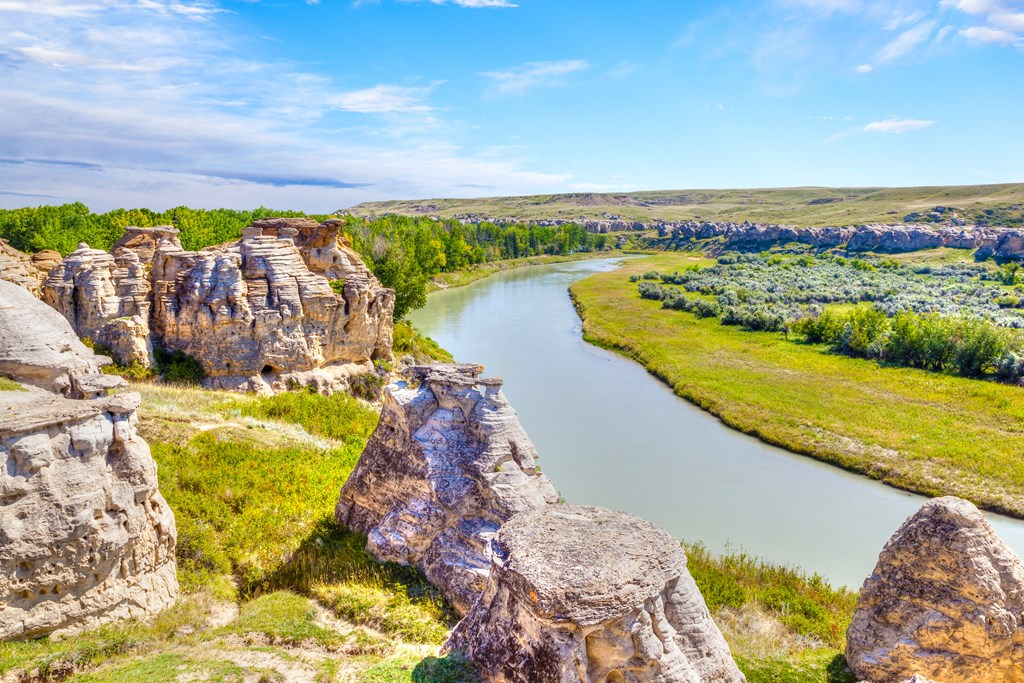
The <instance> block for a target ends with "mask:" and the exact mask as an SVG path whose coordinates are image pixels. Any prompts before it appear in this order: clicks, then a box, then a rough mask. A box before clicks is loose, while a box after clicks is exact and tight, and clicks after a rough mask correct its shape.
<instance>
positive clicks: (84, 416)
mask: <svg viewBox="0 0 1024 683" xmlns="http://www.w3.org/2000/svg"><path fill="white" fill-rule="evenodd" d="M19 342H20V343H19ZM102 360H103V359H100V358H98V357H95V356H93V354H92V352H91V351H90V350H89V349H87V348H86V347H84V346H82V345H81V343H80V342H79V341H78V339H77V337H75V335H74V333H73V332H72V330H71V327H70V325H69V324H68V322H67V321H66V320H64V318H62V317H61V316H60V315H59V314H58V313H56V312H55V311H54V310H53V309H51V308H49V307H48V306H46V304H44V303H42V302H41V301H39V300H38V299H36V298H34V297H32V296H31V295H30V294H29V293H28V292H27V291H26V290H23V289H21V288H20V287H17V286H15V285H11V284H9V283H6V282H0V374H2V375H5V376H9V377H13V379H15V380H17V381H19V382H20V383H21V384H22V386H21V389H20V390H15V391H0V639H21V638H31V637H36V636H41V635H45V634H48V633H70V632H76V631H80V630H84V629H87V628H92V627H95V626H97V625H99V624H102V623H105V622H108V621H112V620H115V619H122V618H128V617H142V616H146V615H149V614H153V613H155V612H157V611H159V610H161V609H163V608H165V607H167V606H169V605H170V604H171V603H172V602H173V601H174V599H175V597H176V596H177V592H178V583H177V579H176V574H175V559H174V546H175V539H176V531H175V525H174V515H173V514H172V512H171V510H170V508H168V506H167V503H166V502H165V501H164V499H163V497H162V496H161V495H160V492H159V491H158V489H157V477H156V464H155V463H154V462H153V459H152V457H151V456H150V452H149V447H148V446H147V445H146V442H145V441H143V440H142V438H141V437H140V436H139V435H138V434H137V432H136V429H135V425H136V422H137V417H136V415H135V411H136V408H137V407H138V405H139V400H140V399H139V395H138V394H135V393H122V394H118V395H116V396H106V395H105V394H106V389H107V388H110V387H111V385H112V383H109V382H104V381H102V380H101V379H100V378H107V379H111V380H120V378H112V377H109V376H107V375H102V374H99V372H98V369H97V368H98V367H99V365H100V364H101V363H102ZM106 360H108V361H109V359H106ZM39 387H44V388H46V389H49V390H50V391H46V390H44V389H42V388H39ZM76 393H77V394H81V395H84V396H91V397H93V398H89V399H88V400H71V399H69V398H66V397H65V396H64V395H61V394H65V395H75V394H76Z"/></svg>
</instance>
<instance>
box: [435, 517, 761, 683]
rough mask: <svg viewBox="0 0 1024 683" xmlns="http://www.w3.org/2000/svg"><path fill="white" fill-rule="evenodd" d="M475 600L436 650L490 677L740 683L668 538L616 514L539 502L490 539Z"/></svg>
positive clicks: (585, 682)
mask: <svg viewBox="0 0 1024 683" xmlns="http://www.w3.org/2000/svg"><path fill="white" fill-rule="evenodd" d="M492 546H493V552H492V568H491V574H490V578H489V579H488V580H487V587H486V590H485V592H484V594H483V596H482V597H481V598H480V600H479V601H478V602H477V603H476V604H475V605H474V606H473V608H472V610H471V611H470V612H469V614H468V615H467V616H466V618H465V619H463V620H462V622H460V623H459V625H458V626H457V627H456V628H455V631H454V632H453V633H452V636H451V638H450V640H449V641H448V643H447V645H446V648H447V649H448V650H454V651H457V652H460V653H462V654H463V655H465V656H467V657H468V658H469V659H471V660H472V661H473V662H474V664H476V666H477V668H478V669H479V670H480V672H481V673H482V674H483V675H484V678H485V679H486V680H487V681H489V682H491V683H606V682H609V681H614V682H617V683H626V682H629V683H643V682H647V681H657V682H658V683H684V682H685V683H736V682H740V681H745V680H746V679H745V678H744V676H743V674H741V673H740V671H739V669H737V668H736V665H735V663H734V662H733V660H732V656H731V654H730V652H729V647H728V645H727V644H726V642H725V639H724V638H723V637H722V635H721V633H720V632H719V630H718V627H717V626H716V625H715V623H714V621H713V620H712V619H711V615H710V614H709V613H708V609H707V606H706V604H705V603H704V599H703V597H702V596H701V594H700V591H699V590H698V589H697V586H696V584H694V582H693V579H692V577H691V576H690V574H689V572H687V570H686V555H685V553H684V552H683V549H682V547H681V546H680V544H679V542H678V541H676V540H675V539H673V538H672V537H671V536H670V535H669V534H668V533H667V532H666V531H664V530H663V529H661V528H659V527H657V526H656V525H654V524H652V523H650V522H647V521H645V520H642V519H640V518H639V517H634V516H633V515H629V514H626V513H621V512H612V511H610V510H605V509H602V508H596V507H589V506H580V505H555V506H546V507H543V508H537V509H533V510H529V511H526V512H523V513H521V514H518V515H516V516H515V517H513V518H512V519H511V520H509V521H508V522H507V523H506V524H505V525H504V526H503V527H502V528H501V530H500V531H499V532H498V534H497V535H496V536H495V538H494V540H493V542H492Z"/></svg>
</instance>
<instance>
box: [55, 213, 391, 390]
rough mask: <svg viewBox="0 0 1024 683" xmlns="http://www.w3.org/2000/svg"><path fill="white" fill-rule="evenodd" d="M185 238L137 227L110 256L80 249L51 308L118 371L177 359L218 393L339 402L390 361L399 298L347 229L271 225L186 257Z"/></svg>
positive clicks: (63, 270)
mask: <svg viewBox="0 0 1024 683" xmlns="http://www.w3.org/2000/svg"><path fill="white" fill-rule="evenodd" d="M296 226H298V227H296ZM177 233H178V231H177V230H176V229H175V228H173V227H171V226H158V227H155V228H136V227H129V228H127V229H126V231H125V235H124V237H122V239H121V240H120V241H118V243H117V244H116V245H115V247H114V250H113V252H112V253H110V254H108V253H106V252H103V251H100V250H96V249H90V248H89V247H88V246H87V245H84V244H83V245H80V246H79V249H77V250H76V251H75V252H73V253H72V254H70V255H69V256H68V257H67V258H66V259H65V260H64V261H63V262H62V263H61V264H59V265H58V266H57V267H55V268H54V269H53V270H52V271H51V272H50V273H49V275H48V276H47V278H46V282H45V285H44V287H43V292H42V296H43V299H44V300H45V301H46V302H47V303H49V304H50V305H51V306H53V307H54V308H55V309H57V310H58V311H60V313H61V314H63V315H64V317H65V318H67V320H68V321H69V322H70V323H71V325H72V326H73V327H74V329H75V331H76V332H77V333H78V334H79V336H82V337H89V338H91V339H92V340H93V341H94V342H96V343H97V344H99V345H101V346H103V347H104V348H105V349H108V350H109V351H110V353H111V354H112V355H113V356H114V357H115V358H116V359H117V360H118V362H120V363H122V364H131V363H139V364H141V365H146V366H148V365H151V364H152V362H153V358H152V353H153V348H154V347H161V348H164V349H167V350H170V351H178V352H181V353H185V354H188V355H190V356H192V357H193V358H195V359H196V360H197V361H198V362H199V364H200V365H201V366H202V367H203V370H204V371H205V372H206V374H207V376H208V382H207V383H208V385H209V386H211V387H214V388H225V389H243V390H256V391H262V392H267V391H271V390H275V389H283V388H286V387H289V386H295V385H313V386H316V387H317V388H318V389H321V390H323V391H332V390H335V389H339V388H344V387H345V386H347V384H348V378H349V377H350V376H352V375H353V374H358V373H362V372H366V371H368V370H369V369H372V366H371V362H372V361H373V360H376V359H381V358H389V357H390V354H391V341H392V338H391V335H392V324H393V322H392V315H393V312H394V302H395V294H394V291H393V290H391V289H386V288H384V287H381V286H380V283H379V282H378V281H377V279H376V278H374V277H373V275H372V273H370V271H369V269H367V268H366V266H365V265H364V264H363V262H362V261H361V260H360V259H359V256H358V255H357V254H356V253H355V252H354V251H352V250H351V249H350V248H349V247H348V246H347V245H346V244H345V242H344V240H343V239H342V238H341V236H340V235H339V224H338V222H334V221H328V222H326V223H323V224H318V223H316V222H314V221H310V220H307V219H297V220H292V219H277V220H271V221H263V222H259V223H257V224H254V225H253V226H251V227H249V228H247V229H246V230H245V231H244V234H243V236H242V239H241V240H239V241H238V242H236V243H233V244H227V245H222V246H219V247H210V248H207V249H203V250H201V251H185V250H184V249H183V248H182V246H181V243H180V242H179V241H178V237H177ZM297 242H299V243H301V244H297ZM330 280H338V281H339V282H340V283H341V285H342V286H341V287H340V289H341V290H342V293H340V294H339V293H336V292H335V289H334V288H333V287H332V285H331V282H330Z"/></svg>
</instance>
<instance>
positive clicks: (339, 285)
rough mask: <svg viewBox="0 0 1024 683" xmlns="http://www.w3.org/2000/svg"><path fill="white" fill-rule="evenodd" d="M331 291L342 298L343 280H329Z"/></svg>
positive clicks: (343, 292)
mask: <svg viewBox="0 0 1024 683" xmlns="http://www.w3.org/2000/svg"><path fill="white" fill-rule="evenodd" d="M330 285H331V289H332V290H333V291H334V293H335V294H338V295H340V296H344V294H345V281H344V280H330Z"/></svg>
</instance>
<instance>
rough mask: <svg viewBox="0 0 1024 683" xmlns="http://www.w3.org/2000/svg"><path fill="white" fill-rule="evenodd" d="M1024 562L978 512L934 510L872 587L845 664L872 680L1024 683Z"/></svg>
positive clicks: (884, 561) (919, 520) (951, 505)
mask: <svg viewBox="0 0 1024 683" xmlns="http://www.w3.org/2000/svg"><path fill="white" fill-rule="evenodd" d="M1022 627H1024V563H1021V561H1020V559H1019V558H1018V557H1017V556H1016V555H1014V553H1013V551H1011V550H1010V549H1009V548H1008V547H1007V546H1006V544H1005V543H1004V542H1003V541H1002V540H1001V539H1000V538H999V537H998V536H997V535H996V533H995V531H994V530H993V529H992V527H991V526H990V525H989V523H988V522H987V521H986V520H985V517H984V516H983V515H982V514H981V512H979V511H978V509H977V508H976V507H974V505H972V504H971V503H969V502H967V501H965V500H961V499H959V498H954V497H945V498H936V499H933V500H930V501H928V502H927V503H925V505H924V506H923V507H922V508H921V509H920V510H919V511H918V512H916V513H915V514H914V515H912V516H911V517H910V518H909V519H907V521H906V522H904V524H903V525H902V526H901V527H900V528H899V530H898V531H897V532H896V533H895V534H894V535H893V536H892V538H890V539H889V542H888V543H886V545H885V548H884V549H883V550H882V553H881V554H880V555H879V558H878V564H877V565H876V567H875V570H874V572H873V573H872V574H871V576H870V577H868V579H867V580H866V581H865V582H864V587H863V588H862V589H861V595H860V599H859V601H858V603H857V609H856V611H855V613H854V616H853V621H852V623H851V624H850V628H849V630H848V631H847V634H846V638H847V646H846V659H847V662H848V663H849V665H850V668H851V669H852V670H853V672H854V673H855V674H856V675H857V676H858V677H859V678H860V679H863V680H865V681H871V682H872V683H889V682H890V681H902V680H904V679H907V678H911V677H912V676H914V675H921V676H925V677H927V678H931V679H934V680H936V681H942V682H943V683H975V682H976V683H1021V682H1022V681H1024V628H1022Z"/></svg>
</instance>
